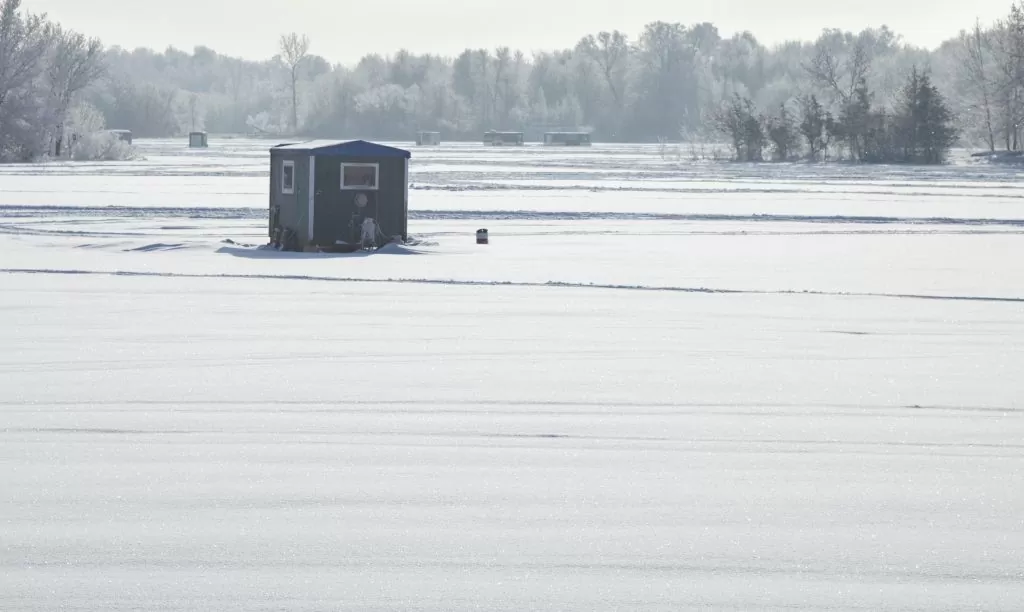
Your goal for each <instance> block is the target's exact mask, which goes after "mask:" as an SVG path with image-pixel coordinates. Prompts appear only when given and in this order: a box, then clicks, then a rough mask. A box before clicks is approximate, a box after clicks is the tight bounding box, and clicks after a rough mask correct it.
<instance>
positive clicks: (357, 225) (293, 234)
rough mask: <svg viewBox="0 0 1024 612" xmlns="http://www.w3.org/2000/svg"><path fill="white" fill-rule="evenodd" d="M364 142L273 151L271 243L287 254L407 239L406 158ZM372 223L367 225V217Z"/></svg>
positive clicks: (279, 147) (321, 143)
mask: <svg viewBox="0 0 1024 612" xmlns="http://www.w3.org/2000/svg"><path fill="white" fill-rule="evenodd" d="M411 157H412V154H411V153H409V151H406V150H404V149H397V148H394V147H387V146H384V145H380V144H376V143H372V142H367V141H365V140H352V141H335V140H311V141H307V142H299V143H290V144H281V145H277V146H275V147H272V148H271V149H270V227H269V230H270V239H271V242H272V243H273V244H275V245H277V246H279V247H280V248H282V249H285V250H296V251H323V250H330V251H345V250H356V249H359V248H361V247H365V246H367V245H366V241H367V231H368V228H369V230H370V231H371V233H372V234H373V242H374V245H375V246H382V245H383V244H385V243H387V242H390V241H393V240H396V239H398V240H402V241H405V240H407V239H408V218H409V159H410V158H411ZM368 219H369V220H372V221H370V222H367V220H368Z"/></svg>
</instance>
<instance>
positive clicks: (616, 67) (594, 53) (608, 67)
mask: <svg viewBox="0 0 1024 612" xmlns="http://www.w3.org/2000/svg"><path fill="white" fill-rule="evenodd" d="M577 48H578V49H580V50H581V51H583V52H584V53H586V54H587V55H589V56H590V58H591V59H593V60H594V61H595V62H597V65H598V66H600V68H601V72H602V74H604V79H605V83H606V84H607V85H608V90H609V91H610V92H611V94H612V99H613V100H615V106H616V108H622V91H621V90H622V87H621V86H620V82H621V74H622V72H623V71H624V70H625V68H626V61H627V60H628V59H629V41H628V39H627V38H626V35H625V34H623V33H622V32H619V31H618V30H615V31H614V32H600V33H598V35H597V36H596V37H594V36H587V37H585V38H584V39H583V40H581V41H580V44H579V45H578V46H577Z"/></svg>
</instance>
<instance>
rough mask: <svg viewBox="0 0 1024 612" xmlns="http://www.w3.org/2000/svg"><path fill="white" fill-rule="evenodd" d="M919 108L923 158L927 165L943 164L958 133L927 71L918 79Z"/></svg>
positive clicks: (943, 100) (948, 110)
mask: <svg viewBox="0 0 1024 612" xmlns="http://www.w3.org/2000/svg"><path fill="white" fill-rule="evenodd" d="M916 111H917V113H916V114H917V117H918V119H919V121H920V123H919V128H918V144H919V146H920V161H921V162H923V163H926V164H941V163H942V162H944V161H945V160H946V156H947V155H949V150H950V149H951V148H952V147H953V145H954V144H955V143H956V140H957V136H958V134H957V130H956V128H955V127H954V126H953V113H952V111H950V109H949V106H948V105H947V104H946V100H945V98H944V97H943V96H942V94H941V93H940V92H939V90H938V88H937V87H935V86H934V85H933V84H932V81H931V77H930V76H929V75H928V74H927V73H926V74H922V75H921V77H920V80H919V81H918V90H917V104H916Z"/></svg>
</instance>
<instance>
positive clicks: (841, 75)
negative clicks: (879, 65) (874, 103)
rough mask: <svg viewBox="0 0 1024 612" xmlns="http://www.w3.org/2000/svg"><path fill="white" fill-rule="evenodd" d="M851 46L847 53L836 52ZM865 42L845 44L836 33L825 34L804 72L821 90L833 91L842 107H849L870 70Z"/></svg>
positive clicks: (860, 40) (833, 31) (816, 43)
mask: <svg viewBox="0 0 1024 612" xmlns="http://www.w3.org/2000/svg"><path fill="white" fill-rule="evenodd" d="M841 45H842V46H849V47H850V48H849V50H848V52H846V53H842V50H841V49H839V48H837V47H840V46H841ZM866 47H867V45H866V43H865V41H864V40H863V39H862V38H857V39H856V40H852V41H849V40H846V38H844V36H843V34H842V33H841V32H839V31H837V30H831V31H826V32H825V33H824V34H822V35H821V37H820V38H819V39H818V40H817V42H815V44H814V56H813V57H812V58H811V61H810V62H807V63H806V64H804V70H805V71H806V72H807V74H808V75H810V77H811V78H812V79H813V80H814V81H815V83H817V85H818V86H819V87H822V88H824V89H826V90H828V91H830V92H831V93H832V94H833V95H834V96H835V97H836V100H837V101H838V102H839V104H840V105H841V106H846V105H847V104H848V103H849V102H850V100H851V99H852V98H853V96H854V94H855V93H856V91H857V86H858V84H859V83H860V82H861V81H864V80H866V79H867V76H868V72H869V71H870V69H871V56H870V53H869V52H868V49H867V48H866Z"/></svg>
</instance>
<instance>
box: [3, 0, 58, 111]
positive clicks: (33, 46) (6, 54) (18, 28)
mask: <svg viewBox="0 0 1024 612" xmlns="http://www.w3.org/2000/svg"><path fill="white" fill-rule="evenodd" d="M20 10H21V0H0V107H2V106H3V104H4V102H5V101H6V100H7V98H8V96H10V94H11V93H12V92H14V91H15V90H17V89H20V88H23V87H25V86H26V85H28V84H29V83H30V82H31V81H32V79H33V78H35V76H36V71H37V69H38V67H39V64H40V63H41V62H42V61H43V59H44V58H45V57H46V51H47V49H48V48H49V43H50V26H49V24H48V23H47V21H46V19H45V16H44V15H24V16H22V15H21V13H20V12H19V11H20Z"/></svg>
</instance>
